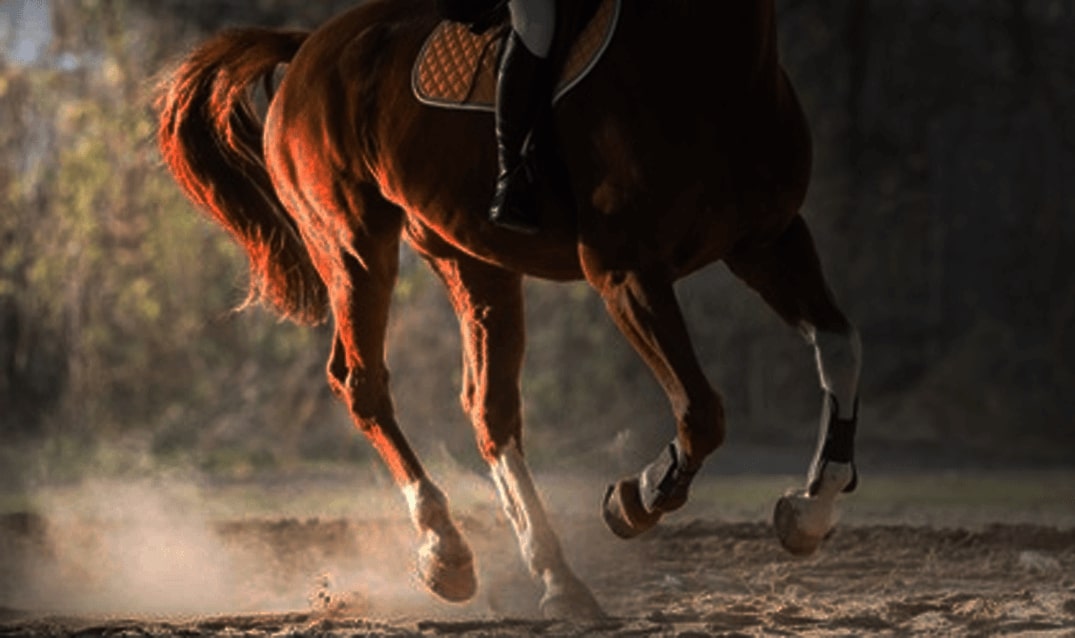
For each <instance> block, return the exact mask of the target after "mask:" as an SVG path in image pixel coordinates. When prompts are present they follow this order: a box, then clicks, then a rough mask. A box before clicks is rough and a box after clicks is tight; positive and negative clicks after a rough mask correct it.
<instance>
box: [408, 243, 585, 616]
mask: <svg viewBox="0 0 1075 638" xmlns="http://www.w3.org/2000/svg"><path fill="white" fill-rule="evenodd" d="M429 261H430V264H431V265H432V266H433V268H434V270H435V271H436V272H437V273H438V275H439V276H440V277H441V279H442V280H443V281H444V283H445V286H446V288H447V290H448V292H449V297H450V298H451V301H452V305H453V307H454V308H455V311H456V314H457V315H458V317H459V323H460V330H461V332H462V345H463V373H464V374H463V388H462V404H463V409H464V411H465V412H466V413H467V415H468V416H469V417H470V419H471V421H472V423H473V425H474V429H475V433H476V435H477V439H478V448H479V450H480V452H481V454H482V456H483V457H484V458H485V460H486V462H487V463H488V464H489V467H490V469H491V472H492V477H493V481H494V483H495V484H496V488H497V493H498V495H499V497H500V501H501V505H502V506H503V508H504V512H505V513H506V514H507V517H508V519H509V520H510V521H511V525H512V527H513V529H514V531H515V534H516V537H517V539H518V542H519V549H520V551H521V553H522V557H523V560H524V561H525V563H526V566H527V568H528V569H529V571H530V573H531V575H532V576H533V577H534V578H535V579H536V580H539V581H540V582H541V584H542V585H543V586H544V589H545V593H544V595H543V596H542V598H541V601H540V607H541V610H542V613H543V614H544V615H545V616H547V617H550V618H594V617H601V616H603V615H604V612H603V611H602V610H601V607H600V605H599V604H598V603H597V601H596V599H595V598H594V597H593V594H592V593H590V590H589V589H588V588H587V587H586V585H585V584H583V583H582V581H581V580H579V578H578V577H577V576H576V575H575V573H574V572H573V571H572V570H571V568H570V566H569V565H568V563H567V561H566V560H565V559H564V555H563V552H562V550H561V548H560V541H559V538H558V537H557V534H556V532H555V531H554V530H553V528H552V525H551V524H550V523H549V520H548V516H547V515H546V513H545V506H544V504H543V503H542V499H541V496H540V495H539V493H538V490H537V487H536V485H535V483H534V480H533V477H532V476H531V474H530V469H529V468H528V467H527V463H526V460H525V458H524V456H523V452H522V445H521V443H522V413H521V399H520V391H519V377H520V374H521V371H522V362H523V352H524V344H525V331H524V320H523V293H522V279H521V277H520V276H519V275H517V274H514V273H509V272H506V271H504V270H501V269H498V268H494V267H492V266H488V265H486V264H483V263H481V262H478V261H476V260H473V259H471V258H469V257H465V256H462V255H454V254H453V255H452V256H451V257H450V258H448V257H441V258H429Z"/></svg>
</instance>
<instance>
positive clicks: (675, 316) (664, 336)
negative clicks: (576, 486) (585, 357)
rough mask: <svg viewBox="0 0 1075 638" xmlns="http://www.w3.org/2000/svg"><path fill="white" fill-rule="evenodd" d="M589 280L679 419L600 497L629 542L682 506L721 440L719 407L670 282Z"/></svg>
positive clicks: (631, 276)
mask: <svg viewBox="0 0 1075 638" xmlns="http://www.w3.org/2000/svg"><path fill="white" fill-rule="evenodd" d="M587 277H588V278H589V280H590V282H591V284H593V285H594V287H595V288H596V289H597V290H598V292H599V293H600V294H601V296H602V298H603V299H604V301H605V306H606V308H607V310H608V312H609V315H610V316H611V317H612V319H613V321H614V322H615V323H616V325H617V326H618V327H619V328H620V331H621V332H622V333H623V334H624V335H625V336H626V337H627V339H628V341H630V343H631V345H632V346H634V348H635V350H636V351H637V352H638V353H639V354H640V355H641V356H642V358H643V359H644V360H645V362H646V363H647V364H648V365H649V367H650V369H651V370H652V371H653V374H654V376H656V378H657V380H658V382H659V383H660V384H661V386H662V387H663V388H664V391H665V393H666V394H667V395H668V399H669V402H670V403H671V406H672V411H673V414H674V415H675V419H676V437H675V438H674V439H673V440H672V442H671V443H669V444H668V446H667V447H666V448H665V449H664V450H662V451H661V453H660V455H659V456H658V457H657V459H656V460H654V461H653V462H652V463H650V464H649V465H647V466H646V467H645V468H644V469H643V470H642V471H641V472H640V473H639V474H638V475H637V476H632V477H628V478H624V479H621V480H620V481H618V482H617V483H616V484H615V485H613V486H610V487H609V488H608V490H607V491H606V493H605V499H604V506H603V516H604V520H605V523H606V524H607V525H608V527H609V529H611V530H612V531H613V532H614V533H615V534H617V535H618V536H621V537H623V538H632V537H634V536H637V535H639V534H641V533H642V532H644V531H646V530H648V529H650V528H651V527H653V526H654V525H656V524H657V521H659V520H660V518H661V516H662V515H664V514H666V513H668V512H671V511H674V510H676V509H679V508H680V507H682V506H683V505H684V504H685V503H686V502H687V495H688V491H689V489H690V485H691V481H692V480H693V478H694V475H695V473H696V472H697V471H698V469H699V468H700V467H701V466H702V462H703V461H704V460H705V458H706V457H707V456H709V454H711V453H712V452H713V451H714V450H716V449H717V448H718V447H720V445H721V443H723V441H724V408H723V404H722V402H721V399H720V396H719V395H718V394H717V392H716V390H714V389H713V387H712V386H711V385H710V384H709V381H708V380H707V379H706V376H705V374H704V372H703V371H702V368H701V365H700V364H699V363H698V360H697V357H696V355H695V352H694V347H693V346H692V344H691V341H690V336H689V334H688V330H687V326H686V323H685V321H684V319H683V315H682V312H681V311H680V307H679V302H678V301H677V299H676V296H675V291H674V289H673V284H672V281H671V280H669V279H667V278H665V277H662V276H660V275H659V274H656V273H646V272H636V271H633V272H626V273H624V272H620V273H601V274H599V275H597V274H595V273H593V272H592V271H588V272H587Z"/></svg>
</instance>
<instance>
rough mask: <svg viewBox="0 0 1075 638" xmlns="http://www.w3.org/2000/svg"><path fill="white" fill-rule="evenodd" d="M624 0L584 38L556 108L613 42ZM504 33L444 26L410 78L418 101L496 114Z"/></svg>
mask: <svg viewBox="0 0 1075 638" xmlns="http://www.w3.org/2000/svg"><path fill="white" fill-rule="evenodd" d="M621 1H622V0H602V2H601V4H600V6H599V7H598V8H597V12H596V13H595V14H594V17H593V19H591V20H590V22H589V24H587V25H586V28H584V29H583V30H582V33H580V34H579V37H578V39H577V40H576V41H575V44H574V45H573V46H572V47H571V51H570V53H569V54H568V58H567V60H566V62H565V64H564V70H563V73H562V74H561V76H560V81H559V83H558V84H557V86H556V90H555V91H554V93H553V102H556V101H557V100H559V99H560V98H561V97H563V96H564V95H565V94H566V93H567V92H568V91H570V90H571V89H572V88H573V87H574V86H575V85H576V84H578V83H579V81H580V80H582V78H584V77H586V74H587V73H589V72H590V69H592V68H593V67H594V65H595V64H597V61H598V60H599V59H600V58H601V54H602V53H604V51H605V49H606V48H607V47H608V43H609V41H611V40H612V33H613V31H614V30H615V27H616V22H617V18H619V14H620V2H621ZM502 34H503V31H502V30H501V29H489V30H488V31H486V32H485V33H482V34H480V35H478V34H475V33H472V32H471V31H470V29H468V28H467V26H466V25H465V24H462V23H459V22H452V21H449V20H445V21H444V22H441V23H440V24H439V25H437V27H436V28H435V29H433V33H431V34H430V35H429V37H428V38H427V39H426V42H425V44H424V45H423V46H422V50H421V51H420V52H419V53H418V59H417V60H416V61H415V64H414V71H413V73H412V75H411V85H412V87H413V88H414V94H415V96H416V97H417V98H418V100H419V101H421V102H423V103H425V104H429V105H431V106H440V107H445V108H458V109H472V110H486V111H491V110H492V109H493V102H494V100H495V96H496V63H497V57H498V54H499V52H500V44H501V42H502V41H503V39H502V38H501V37H500V36H501V35H502Z"/></svg>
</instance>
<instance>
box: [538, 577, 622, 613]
mask: <svg viewBox="0 0 1075 638" xmlns="http://www.w3.org/2000/svg"><path fill="white" fill-rule="evenodd" d="M541 615H542V616H544V617H545V618H547V619H548V620H597V619H601V618H605V617H606V616H605V611H604V610H603V609H601V605H599V604H598V603H597V599H596V598H594V597H593V594H592V593H590V590H589V588H587V587H586V585H584V584H582V582H581V581H579V580H578V579H572V580H571V581H570V582H568V583H567V584H566V585H562V586H553V587H550V588H549V589H548V590H547V591H546V592H545V595H544V596H543V597H542V598H541Z"/></svg>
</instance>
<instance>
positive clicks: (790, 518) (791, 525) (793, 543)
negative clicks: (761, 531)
mask: <svg viewBox="0 0 1075 638" xmlns="http://www.w3.org/2000/svg"><path fill="white" fill-rule="evenodd" d="M810 505H811V503H810V501H809V499H807V498H806V497H803V496H799V495H787V496H782V497H780V500H778V501H777V502H776V508H775V509H774V510H773V527H775V528H776V535H777V538H779V539H780V544H781V545H783V546H784V549H786V550H788V552H790V553H791V554H793V555H795V556H809V555H810V554H813V553H814V552H816V551H817V549H818V547H820V546H821V542H822V541H823V540H825V537H826V536H827V535H828V532H829V529H830V526H829V525H827V524H826V525H821V526H818V525H816V524H814V525H811V524H809V522H810V521H809V520H808V519H809V518H810V517H809V516H807V515H806V514H805V513H804V512H805V511H806V509H807V508H808V507H809V506H810ZM815 523H816V522H815Z"/></svg>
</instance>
